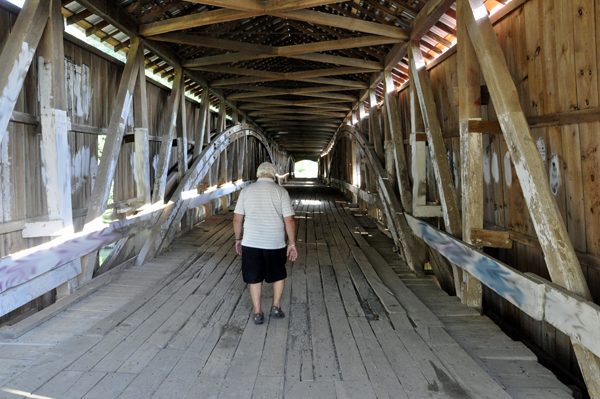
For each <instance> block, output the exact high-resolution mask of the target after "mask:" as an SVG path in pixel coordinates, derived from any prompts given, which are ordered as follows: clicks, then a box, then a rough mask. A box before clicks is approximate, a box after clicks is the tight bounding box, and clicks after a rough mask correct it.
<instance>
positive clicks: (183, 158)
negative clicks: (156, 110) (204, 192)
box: [177, 79, 188, 182]
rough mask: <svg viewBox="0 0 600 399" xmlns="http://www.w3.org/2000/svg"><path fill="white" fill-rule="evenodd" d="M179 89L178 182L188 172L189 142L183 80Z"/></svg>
mask: <svg viewBox="0 0 600 399" xmlns="http://www.w3.org/2000/svg"><path fill="white" fill-rule="evenodd" d="M180 85H181V87H180V88H179V91H180V97H181V104H180V105H179V110H178V112H177V114H178V117H177V173H178V174H179V177H178V179H177V180H178V182H180V181H181V179H183V176H185V172H187V170H188V151H187V146H188V141H187V112H186V106H185V85H184V81H183V79H181V83H180Z"/></svg>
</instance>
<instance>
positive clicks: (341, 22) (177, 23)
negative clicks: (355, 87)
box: [140, 8, 409, 40]
mask: <svg viewBox="0 0 600 399" xmlns="http://www.w3.org/2000/svg"><path fill="white" fill-rule="evenodd" d="M267 14H268V15H272V16H276V17H279V18H286V19H293V20H296V21H303V22H309V23H312V24H319V25H327V26H333V27H336V28H342V29H348V30H352V31H357V32H364V33H370V34H373V35H379V36H386V37H393V38H395V39H399V40H408V38H409V32H407V31H406V30H404V29H402V28H398V27H396V26H386V25H382V24H379V23H376V22H369V21H364V20H362V19H354V18H348V17H342V16H339V15H334V14H330V13H324V12H318V11H310V10H297V11H288V12H277V11H271V10H269V11H268V13H267ZM259 15H264V14H263V13H260V12H257V11H256V12H249V11H238V10H231V9H226V8H224V9H219V10H214V11H207V12H202V13H197V14H192V15H186V16H183V17H176V18H169V19H167V20H164V21H157V22H153V23H149V24H146V25H142V26H140V34H141V35H144V36H154V35H159V34H161V33H167V32H174V31H179V30H183V29H189V28H197V27H200V26H206V25H212V24H217V23H221V22H229V21H235V20H240V19H246V18H252V17H256V16H259Z"/></svg>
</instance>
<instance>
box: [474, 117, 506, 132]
mask: <svg viewBox="0 0 600 399" xmlns="http://www.w3.org/2000/svg"><path fill="white" fill-rule="evenodd" d="M469 133H491V134H502V129H500V123H498V122H497V121H482V120H473V119H471V120H469Z"/></svg>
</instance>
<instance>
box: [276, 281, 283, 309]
mask: <svg viewBox="0 0 600 399" xmlns="http://www.w3.org/2000/svg"><path fill="white" fill-rule="evenodd" d="M284 287H285V279H284V280H279V281H275V282H274V283H273V306H277V307H278V308H281V296H282V295H283V288H284Z"/></svg>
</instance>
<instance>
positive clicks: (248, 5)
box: [189, 0, 335, 14]
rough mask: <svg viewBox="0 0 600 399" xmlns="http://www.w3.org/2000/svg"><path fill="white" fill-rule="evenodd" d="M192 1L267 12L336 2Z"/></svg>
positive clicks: (276, 0) (305, 0) (321, 0)
mask: <svg viewBox="0 0 600 399" xmlns="http://www.w3.org/2000/svg"><path fill="white" fill-rule="evenodd" d="M189 1H190V3H200V4H206V5H211V6H217V7H223V8H230V9H232V10H239V11H253V12H261V13H264V14H266V13H267V12H274V11H294V10H300V9H302V8H309V7H318V6H322V5H326V4H332V3H335V1H330V0H295V1H287V0H264V1H263V0H236V1H231V0H189Z"/></svg>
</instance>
